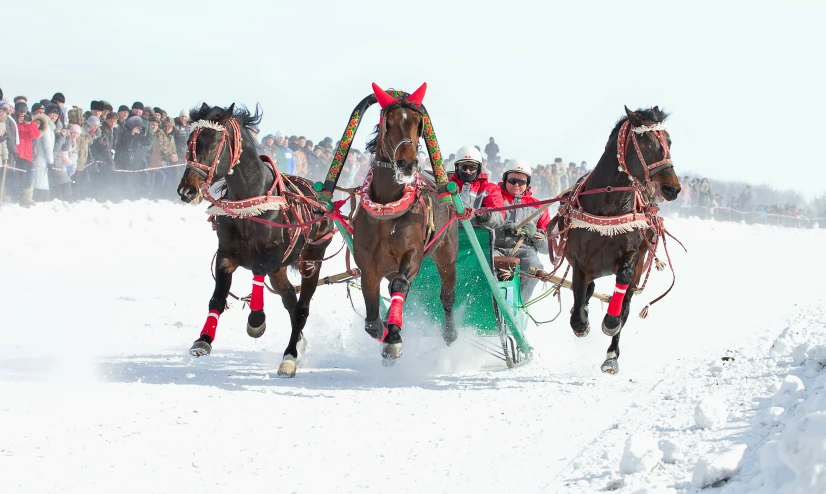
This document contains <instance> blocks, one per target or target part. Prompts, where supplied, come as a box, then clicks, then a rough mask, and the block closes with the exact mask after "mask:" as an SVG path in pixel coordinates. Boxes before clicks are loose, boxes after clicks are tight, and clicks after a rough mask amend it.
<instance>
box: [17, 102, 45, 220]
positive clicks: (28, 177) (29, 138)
mask: <svg viewBox="0 0 826 494" xmlns="http://www.w3.org/2000/svg"><path fill="white" fill-rule="evenodd" d="M14 119H15V123H16V125H17V141H18V142H17V156H16V159H15V167H16V168H20V169H22V170H26V173H22V174H20V175H22V177H20V181H21V182H20V183H21V186H20V188H21V189H22V190H23V192H22V198H21V200H20V204H21V205H23V206H27V207H28V206H32V205H34V204H35V201H34V199H33V195H34V173H32V160H33V159H34V141H35V139H37V138H38V137H40V129H39V128H38V127H37V125H36V124H35V123H33V122H32V114H31V113H29V105H28V104H26V102H25V101H18V102H17V103H15V105H14Z"/></svg>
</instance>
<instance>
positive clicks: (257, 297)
mask: <svg viewBox="0 0 826 494" xmlns="http://www.w3.org/2000/svg"><path fill="white" fill-rule="evenodd" d="M266 329H267V316H265V315H264V275H263V274H258V273H256V272H255V271H253V273H252V297H251V298H250V315H249V317H247V334H248V335H250V336H252V337H253V338H260V337H261V336H262V335H263V334H264V331H265V330H266Z"/></svg>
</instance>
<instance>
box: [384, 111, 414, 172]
mask: <svg viewBox="0 0 826 494" xmlns="http://www.w3.org/2000/svg"><path fill="white" fill-rule="evenodd" d="M419 116H420V117H421V114H419ZM423 125H424V122H423V121H420V122H419V127H418V130H417V132H418V134H419V137H421V135H422V127H423ZM379 129H380V132H379V140H380V141H381V149H382V151H383V152H384V155H385V156H387V158H388V159H389V160H390V161H380V160H378V159H377V160H375V161H374V162H373V165H374V166H378V167H380V168H390V169H392V170H397V169H398V165H397V163H398V160H397V159H396V153H397V152H398V151H399V148H400V147H401V146H402V145H403V144H412V145H413V146H415V148H416V158H417V160H418V156H419V150H420V149H421V147H422V145H421V143H420V142H413V139H410V138H408V137H405V138H403V139H401V140H400V141H399V142H397V143H396V145H395V146H394V147H393V152H392V153H390V152H388V151H389V150H388V148H387V141H386V140H385V137H386V136H387V120H386V119H385V118H384V115H382V117H381V122H380V125H379ZM418 171H419V163H418V161H417V162H416V166H415V167H414V168H413V172H414V173H415V172H418Z"/></svg>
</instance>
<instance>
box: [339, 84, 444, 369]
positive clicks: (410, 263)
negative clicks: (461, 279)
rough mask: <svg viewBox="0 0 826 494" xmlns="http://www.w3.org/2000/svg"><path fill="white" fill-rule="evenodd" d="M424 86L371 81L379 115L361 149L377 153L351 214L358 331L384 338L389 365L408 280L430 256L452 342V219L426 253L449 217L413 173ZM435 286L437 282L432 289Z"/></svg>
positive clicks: (397, 343) (396, 352) (398, 349)
mask: <svg viewBox="0 0 826 494" xmlns="http://www.w3.org/2000/svg"><path fill="white" fill-rule="evenodd" d="M425 88H426V86H424V85H423V86H422V87H421V88H419V89H418V90H417V91H415V92H414V93H413V94H411V95H409V96H406V95H403V96H401V97H399V98H398V99H396V98H394V97H392V96H390V95H389V94H387V93H386V92H384V91H383V90H381V88H379V87H378V86H376V85H375V84H374V85H373V92H374V93H375V95H376V98H377V100H378V103H379V105H380V106H381V107H382V113H381V120H380V122H379V125H377V126H376V130H375V132H376V135H375V138H374V139H373V140H372V141H371V142H370V143H369V144H368V146H367V149H368V151H370V152H374V153H376V158H375V162H374V163H373V165H372V170H371V172H370V173H371V176H372V182H371V183H370V185H369V188H368V190H367V191H366V193H368V194H369V200H368V201H365V200H364V199H365V197H364V196H363V197H362V202H361V205H360V207H359V210H358V212H357V213H356V216H355V218H353V243H354V246H353V248H354V250H353V257H354V259H355V261H356V264H357V265H358V267H359V269H361V288H362V293H363V295H364V304H365V306H366V311H367V313H366V317H365V323H364V329H365V331H367V333H368V334H369V335H370V336H372V337H373V338H375V339H377V340H379V341H380V342H382V343H383V348H382V357H384V362H385V363H387V364H390V363H392V362H393V361H394V359H397V358H399V357H401V355H402V337H401V329H402V311H403V308H404V301H405V298H406V297H407V293H408V290H409V288H410V284H411V283H412V282H413V280H414V278H415V277H416V275H417V274H418V273H419V268H420V267H421V264H422V260H423V259H424V257H425V256H430V257H431V258H432V259H433V260H434V261H435V263H436V266H437V267H438V270H439V276H440V277H441V282H442V287H441V301H442V307H443V309H444V313H445V323H444V327H443V328H442V336H443V338H444V340H445V342H446V343H447V344H450V343H452V342H453V341H455V340H456V337H457V333H456V330H455V328H454V323H453V304H454V302H455V299H456V294H455V293H454V288H455V285H456V264H455V263H456V253H457V248H458V236H457V235H458V230H457V226H456V222H454V223H453V224H451V225H449V226H448V227H447V230H446V231H445V232H444V234H443V235H442V236H441V237H439V239H438V240H436V242H434V244H433V245H432V246H431V247H430V248H429V249H428V251H427V252H425V244H426V243H427V242H428V241H429V239H430V238H431V237H432V236H433V235H435V233H436V232H439V231H440V230H441V229H442V227H443V226H444V225H445V224H446V223H447V222H448V221H450V218H451V210H450V209H449V208H448V206H447V205H445V204H441V203H440V202H439V196H438V194H437V193H436V191H435V186H434V185H433V183H432V182H425V181H424V180H425V179H424V178H422V177H420V176H419V173H418V172H419V169H418V168H419V161H418V156H417V153H418V148H419V145H418V143H419V138H420V137H421V136H422V132H423V116H422V113H421V104H422V99H423V98H424V92H425ZM385 278H386V279H387V280H388V281H389V282H390V294H391V303H390V310H389V312H388V318H387V321H386V323H385V322H382V321H380V320H379V290H380V284H381V281H382V279H385ZM434 289H435V287H434Z"/></svg>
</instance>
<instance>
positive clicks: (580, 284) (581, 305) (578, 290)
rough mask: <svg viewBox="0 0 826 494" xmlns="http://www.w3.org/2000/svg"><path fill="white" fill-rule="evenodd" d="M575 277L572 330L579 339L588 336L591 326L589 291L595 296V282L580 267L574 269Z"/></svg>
mask: <svg viewBox="0 0 826 494" xmlns="http://www.w3.org/2000/svg"><path fill="white" fill-rule="evenodd" d="M573 271H574V272H573V277H572V278H571V291H573V292H574V307H573V308H572V309H571V329H573V330H574V334H575V335H577V336H578V337H579V338H583V337H585V336H588V332H589V331H591V325H590V323H589V322H588V298H587V297H586V295H587V294H588V291H591V292H592V294H593V288H592V286H593V284H594V282H593V281H592V280H590V279H588V276H587V275H586V274H585V271H583V270H582V269H579V267H576V266H575V267H573Z"/></svg>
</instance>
